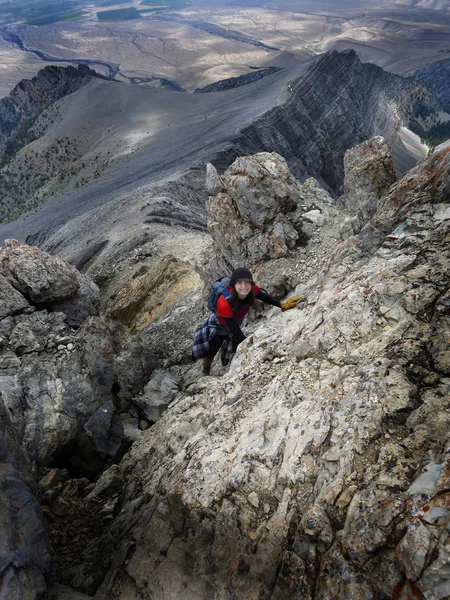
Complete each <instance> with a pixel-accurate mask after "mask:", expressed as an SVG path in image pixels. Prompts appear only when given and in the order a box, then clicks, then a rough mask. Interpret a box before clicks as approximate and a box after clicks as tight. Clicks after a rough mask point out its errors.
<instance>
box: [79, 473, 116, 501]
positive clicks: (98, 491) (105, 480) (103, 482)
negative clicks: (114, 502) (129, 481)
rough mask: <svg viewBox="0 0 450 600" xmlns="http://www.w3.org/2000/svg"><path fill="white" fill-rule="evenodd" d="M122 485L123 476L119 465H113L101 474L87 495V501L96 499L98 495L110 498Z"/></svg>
mask: <svg viewBox="0 0 450 600" xmlns="http://www.w3.org/2000/svg"><path fill="white" fill-rule="evenodd" d="M123 483H124V479H123V474H122V471H121V469H120V467H119V465H113V466H112V467H110V468H109V469H107V470H106V471H104V472H103V473H102V474H101V476H100V478H99V479H98V481H97V483H96V484H95V488H94V489H93V490H92V492H90V493H89V494H88V495H87V499H88V500H90V499H91V498H97V496H100V495H103V496H112V494H113V493H114V492H116V491H117V490H120V489H121V487H122V486H123Z"/></svg>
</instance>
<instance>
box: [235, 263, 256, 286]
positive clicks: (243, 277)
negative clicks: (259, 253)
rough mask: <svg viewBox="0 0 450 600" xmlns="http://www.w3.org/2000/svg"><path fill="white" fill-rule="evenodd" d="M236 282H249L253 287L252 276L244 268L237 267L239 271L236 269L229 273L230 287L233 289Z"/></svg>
mask: <svg viewBox="0 0 450 600" xmlns="http://www.w3.org/2000/svg"><path fill="white" fill-rule="evenodd" d="M237 281H250V283H251V284H252V285H255V282H254V281H253V277H252V274H251V273H250V271H249V270H248V269H245V268H244V267H239V269H236V270H235V271H233V272H232V273H231V279H230V286H231V287H234V285H235V283H236V282H237Z"/></svg>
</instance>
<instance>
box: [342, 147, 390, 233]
mask: <svg viewBox="0 0 450 600" xmlns="http://www.w3.org/2000/svg"><path fill="white" fill-rule="evenodd" d="M344 171H345V177H344V194H343V195H342V196H341V197H340V198H339V205H340V206H342V207H343V208H344V209H345V210H346V211H347V213H348V214H349V215H350V216H351V217H353V219H352V228H353V230H354V233H358V231H360V230H361V228H362V227H363V225H365V224H366V223H367V221H368V220H369V219H370V218H372V217H373V215H374V214H375V212H376V210H377V206H378V203H379V201H380V198H381V197H382V196H384V195H385V194H386V192H387V191H388V189H389V188H390V187H391V185H392V184H394V183H395V181H396V180H397V178H396V175H395V169H394V160H393V157H392V152H391V148H390V147H389V145H388V143H387V142H386V141H385V140H384V139H383V138H382V137H380V136H376V137H373V138H371V139H370V140H366V141H365V142H363V143H362V144H359V145H358V146H355V147H354V148H351V149H350V150H347V152H346V153H345V157H344Z"/></svg>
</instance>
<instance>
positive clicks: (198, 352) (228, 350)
mask: <svg viewBox="0 0 450 600" xmlns="http://www.w3.org/2000/svg"><path fill="white" fill-rule="evenodd" d="M216 335H220V336H221V337H223V342H222V349H221V351H220V358H221V361H222V365H223V366H224V367H225V366H226V365H227V364H228V363H229V362H230V359H231V357H232V355H233V354H234V353H235V352H236V347H235V344H234V342H233V335H232V334H231V333H230V332H229V331H228V330H227V329H225V327H223V326H222V325H220V323H218V322H217V319H216V315H211V316H210V317H209V318H208V319H206V321H205V322H204V323H202V324H201V325H200V327H199V328H198V329H197V331H196V333H195V337H194V344H193V346H192V360H194V361H195V360H199V359H200V358H203V357H204V356H205V354H206V353H207V352H208V350H209V343H210V341H211V340H212V339H213V337H215V336H216Z"/></svg>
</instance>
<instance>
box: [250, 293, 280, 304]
mask: <svg viewBox="0 0 450 600" xmlns="http://www.w3.org/2000/svg"><path fill="white" fill-rule="evenodd" d="M256 297H257V298H258V300H261V301H262V302H266V303H267V304H271V305H272V306H278V308H281V303H280V301H279V300H277V299H276V298H274V297H273V296H271V295H270V294H268V293H267V292H265V291H264V290H259V292H258V293H257V294H256Z"/></svg>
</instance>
